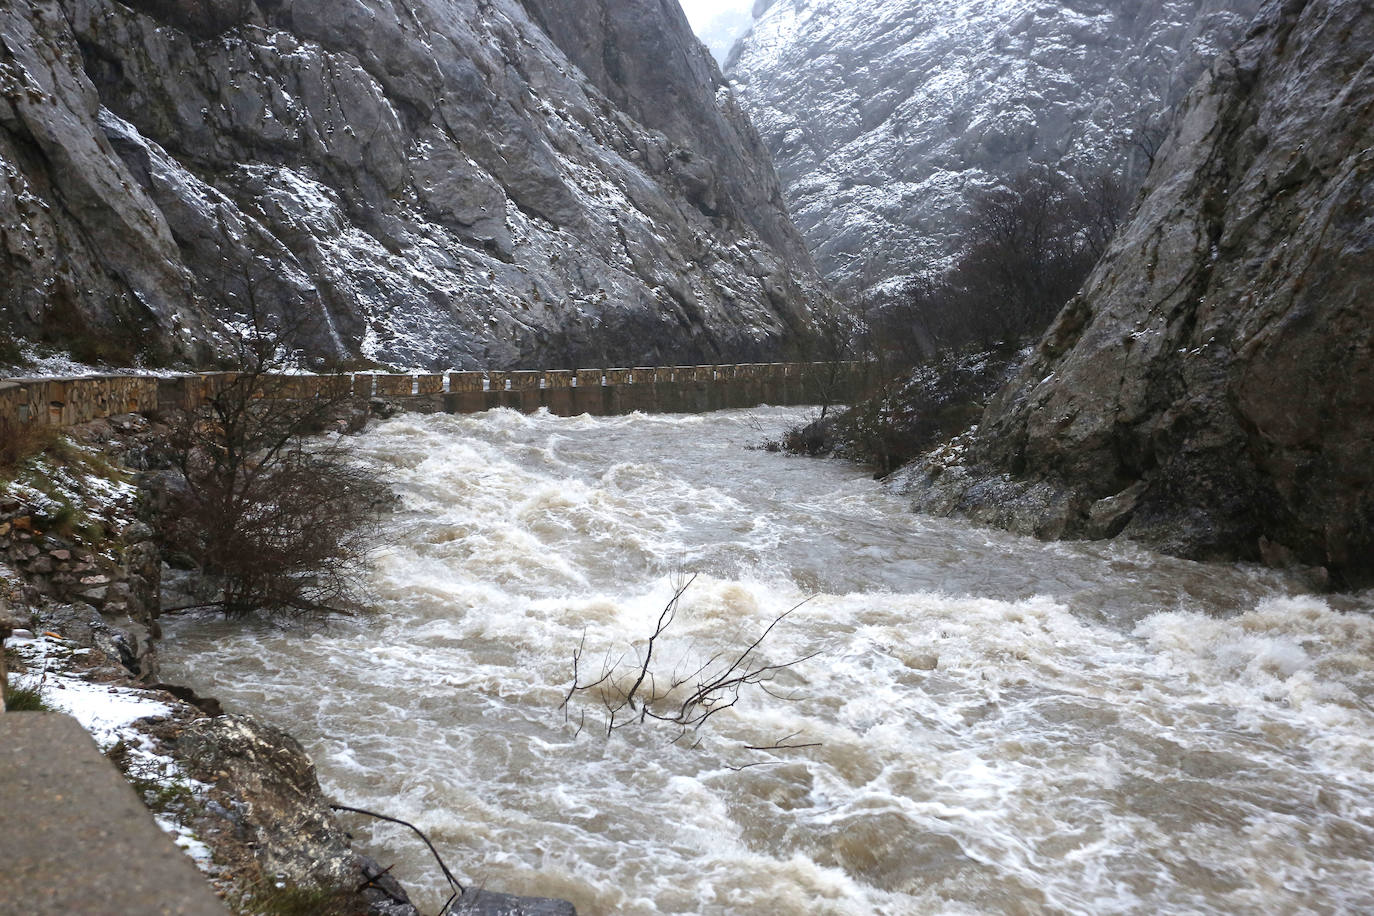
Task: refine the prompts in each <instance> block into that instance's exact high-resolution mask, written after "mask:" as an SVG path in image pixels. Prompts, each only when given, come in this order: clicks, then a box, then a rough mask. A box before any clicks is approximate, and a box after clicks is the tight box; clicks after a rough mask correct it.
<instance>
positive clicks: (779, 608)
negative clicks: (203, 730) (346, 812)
mask: <svg viewBox="0 0 1374 916" xmlns="http://www.w3.org/2000/svg"><path fill="white" fill-rule="evenodd" d="M804 415H805V412H804V411H800V410H795V409H776V408H761V409H758V410H750V411H732V412H724V413H717V414H709V415H704V416H640V415H632V416H629V417H616V418H591V417H578V418H571V419H565V418H557V417H552V416H548V415H535V416H523V415H519V414H516V413H512V412H509V411H495V412H492V413H487V414H481V415H476V416H467V417H453V416H429V417H425V416H416V415H406V416H401V417H398V418H396V419H392V420H389V421H385V422H382V423H380V424H377V425H375V426H373V427H371V428H369V430H368V432H367V433H366V434H365V435H364V436H362V437H361V442H360V446H361V453H362V455H363V457H364V458H365V460H367V461H369V462H372V463H374V464H375V465H377V466H378V467H379V468H382V469H384V470H385V471H386V473H388V474H389V475H390V477H391V479H392V480H393V481H394V486H395V489H396V490H397V492H398V493H399V494H400V495H401V497H402V498H403V507H402V508H401V510H400V511H399V512H398V513H397V514H396V515H395V516H393V517H392V518H390V519H389V521H388V525H389V529H388V533H387V542H386V544H385V545H384V547H383V549H382V550H381V551H380V553H379V554H378V557H377V567H376V571H375V573H374V574H373V576H372V580H371V587H372V590H373V592H374V593H375V604H376V609H377V613H376V616H375V617H373V618H370V619H367V620H362V621H355V622H347V623H343V624H335V625H332V626H330V627H329V628H327V629H324V630H321V631H301V630H299V629H279V628H274V627H271V626H266V625H262V626H257V627H248V628H244V627H242V626H237V625H236V626H230V625H226V624H223V623H221V622H218V621H215V620H212V619H201V620H179V621H177V622H176V623H175V624H174V625H172V626H171V627H170V628H169V629H170V630H171V631H172V632H171V633H170V638H169V639H168V641H167V643H166V645H165V647H164V650H163V651H164V667H165V669H166V672H165V673H166V676H167V677H168V679H171V680H177V681H182V682H185V683H188V684H191V685H192V686H194V687H196V688H197V689H199V690H201V691H203V692H205V693H210V694H213V695H216V696H218V697H220V698H221V699H223V700H224V701H225V705H226V706H227V707H229V708H230V709H232V710H234V711H241V712H247V713H251V714H254V715H258V716H260V717H262V718H264V719H266V720H268V721H271V722H273V723H275V724H277V725H280V726H282V727H284V728H286V729H287V730H288V731H290V732H291V733H292V734H294V735H296V736H297V737H298V738H300V739H301V740H302V742H303V743H304V744H305V745H306V747H307V749H308V750H309V751H310V752H311V754H312V755H313V757H314V759H315V761H316V762H317V764H318V766H319V770H320V776H321V781H322V783H323V784H324V787H325V790H326V792H327V793H329V794H330V795H331V796H332V797H333V798H334V799H336V800H338V801H340V802H343V803H346V804H350V805H356V806H360V807H364V808H371V809H374V810H379V811H383V812H386V813H389V814H392V815H395V816H398V817H402V818H406V819H408V820H411V821H414V822H415V823H416V824H417V825H419V826H420V827H421V828H423V829H424V830H425V831H426V832H428V833H429V834H430V836H431V837H432V839H433V840H434V841H435V843H436V844H437V845H438V846H439V848H440V849H441V850H442V851H443V852H444V853H445V858H446V860H447V861H448V863H449V865H450V866H451V867H452V868H453V869H454V871H455V872H457V873H458V875H459V877H460V878H462V879H466V880H467V881H469V882H472V883H475V884H481V885H484V886H485V887H487V888H489V889H493V890H507V891H512V892H518V893H526V894H544V895H550V896H558V897H564V898H567V899H570V900H572V901H573V902H574V903H576V905H577V908H578V912H579V913H580V914H582V916H599V914H636V916H638V914H643V916H648V914H667V913H682V914H696V913H702V914H918V913H1039V912H1045V913H1084V914H1087V913H1093V914H1097V913H1159V912H1178V913H1184V912H1187V913H1199V912H1209V913H1218V914H1221V913H1225V914H1232V913H1241V912H1246V913H1293V912H1300V911H1301V912H1319V913H1321V912H1350V913H1354V912H1370V911H1374V710H1371V705H1370V704H1371V699H1372V698H1374V622H1371V617H1370V614H1369V611H1370V604H1371V601H1370V599H1369V596H1368V595H1366V596H1363V597H1357V598H1349V597H1347V598H1343V599H1327V598H1323V597H1314V596H1308V595H1304V594H1302V593H1301V590H1300V589H1299V588H1298V587H1297V585H1296V584H1294V583H1292V582H1289V581H1287V580H1285V579H1284V578H1283V577H1281V576H1280V575H1279V574H1276V573H1272V572H1267V571H1263V570H1258V569H1255V568H1250V567H1244V566H1217V565H1200V564H1193V563H1188V562H1184V561H1179V560H1172V559H1168V558H1162V557H1159V556H1156V555H1153V554H1150V553H1148V552H1146V551H1143V550H1139V549H1136V548H1133V547H1130V546H1124V545H1110V544H1043V543H1039V542H1036V541H1033V540H1026V539H1022V538H1016V537H1012V536H1009V535H1005V534H1001V533H997V532H990V531H986V530H983V529H978V528H974V527H971V526H968V525H965V524H962V523H958V522H951V521H946V520H937V519H928V518H922V517H918V516H916V515H913V514H912V513H911V512H910V511H909V510H908V508H907V506H906V504H905V502H904V500H902V499H901V498H900V497H896V496H893V495H891V494H889V493H887V492H885V491H884V490H883V489H882V487H881V485H879V484H877V483H875V482H874V481H872V480H870V479H868V477H867V476H866V475H864V474H863V473H862V472H860V471H857V470H855V469H854V468H852V467H850V466H848V465H846V464H844V463H841V462H831V461H817V460H811V459H802V458H795V457H789V456H783V455H777V454H771V453H767V452H763V451H757V450H751V449H749V448H747V446H749V445H750V444H753V443H757V442H759V441H761V440H762V439H764V438H765V437H767V436H776V435H777V434H778V433H779V432H780V431H781V430H782V429H783V428H784V427H786V426H787V425H789V424H791V423H794V422H796V421H797V420H799V419H800V418H802V417H803V416H804ZM692 574H695V575H696V579H695V581H694V582H693V583H692V584H691V586H690V587H689V588H688V589H687V591H686V592H685V594H684V595H683V598H682V601H681V603H680V607H679V610H678V614H677V617H676V619H675V621H674V623H673V625H672V627H671V628H670V629H669V630H668V631H667V633H666V634H665V635H664V636H663V637H662V638H661V640H660V641H659V642H658V644H657V648H656V650H655V651H656V656H657V659H658V661H657V662H656V670H662V671H665V672H667V671H682V670H691V669H693V668H695V667H697V666H699V665H700V664H702V663H704V662H705V661H707V660H708V659H709V658H711V657H712V656H713V655H715V654H725V653H729V652H730V651H731V650H736V651H737V650H739V649H741V648H743V647H744V646H746V645H747V644H748V643H750V642H751V641H753V640H754V639H755V638H757V636H758V635H759V634H760V633H762V632H763V630H764V629H765V628H766V627H767V626H768V625H769V623H771V622H772V621H773V620H774V619H775V618H776V617H777V616H778V615H779V614H781V613H782V612H784V611H786V610H788V609H789V608H791V607H793V606H795V605H797V604H798V602H801V601H803V600H804V599H806V598H808V597H809V598H811V600H809V601H807V602H806V603H805V604H803V605H802V606H801V607H799V608H798V609H797V610H796V611H795V612H794V613H793V614H792V615H791V616H789V617H788V618H787V619H785V620H783V621H782V622H781V623H780V624H779V625H778V626H777V627H776V628H775V629H774V630H773V631H772V633H771V634H770V635H769V637H768V639H767V640H766V641H765V642H764V643H763V646H762V656H761V657H762V658H764V659H765V660H766V661H769V662H773V663H779V664H781V663H786V662H788V661H791V660H793V659H797V658H801V657H804V656H812V657H810V658H809V659H808V660H806V661H804V662H801V663H800V664H797V665H795V666H792V667H788V668H785V669H784V670H782V671H781V672H780V673H779V676H778V677H777V679H776V680H774V681H773V682H771V683H770V684H769V685H767V686H768V688H769V689H768V690H767V691H764V690H761V689H757V688H750V689H746V690H745V692H744V693H743V694H742V695H741V697H740V700H739V702H738V703H737V704H736V705H735V706H733V707H732V708H730V709H727V710H724V711H722V712H720V713H719V714H717V715H715V716H713V717H712V718H711V719H710V720H709V721H708V722H707V723H706V725H705V726H704V727H703V728H702V729H701V730H700V731H698V732H695V733H692V734H690V735H688V736H687V740H677V741H674V739H675V738H679V734H678V732H677V731H675V730H674V729H673V728H672V727H671V726H667V725H664V724H662V723H655V722H645V723H643V724H640V725H635V726H632V727H628V728H625V729H622V730H619V731H617V732H616V733H615V734H613V735H611V736H610V737H607V735H606V733H605V729H604V727H600V726H599V724H598V723H602V722H604V716H602V715H601V711H600V709H599V707H597V706H596V705H595V698H594V697H593V696H591V695H590V694H588V695H586V697H585V700H586V702H582V700H583V699H584V698H582V697H579V698H575V699H574V702H573V704H572V715H571V716H568V715H565V713H564V712H563V711H560V709H559V706H560V703H561V702H562V700H563V698H564V696H565V694H566V692H567V688H568V686H569V683H570V680H571V677H572V656H573V652H574V650H576V649H577V648H578V646H579V645H584V646H585V648H584V650H583V659H584V662H583V664H584V666H585V667H589V668H592V669H595V668H598V667H599V666H602V665H604V664H606V663H607V661H608V660H609V661H612V662H613V661H615V660H617V659H620V658H622V657H624V658H633V657H634V652H635V646H636V645H638V646H640V647H642V646H643V639H644V637H646V636H647V635H648V634H649V633H650V632H652V630H653V627H654V624H655V622H656V621H657V619H658V617H659V614H660V612H661V611H662V609H663V608H664V605H665V603H666V602H667V601H668V599H669V598H670V597H671V595H672V592H673V588H674V584H675V583H676V582H679V581H681V577H682V576H684V575H692ZM584 640H585V643H584ZM659 665H661V669H660V668H658V667H657V666H659ZM579 725H581V726H583V727H581V728H579ZM783 739H786V740H783ZM778 743H782V744H785V745H815V746H809V747H792V748H777V747H773V749H770V750H751V749H750V748H767V747H770V746H773V745H776V744H778ZM350 826H351V828H352V829H353V830H354V832H355V834H357V835H358V836H359V837H360V838H361V839H362V840H363V841H364V842H365V843H367V844H368V845H370V846H371V848H372V851H373V852H374V853H376V855H377V858H379V859H381V860H382V861H383V864H389V863H391V862H393V861H394V862H397V863H399V864H398V867H397V874H398V875H399V876H400V877H401V878H402V880H403V881H404V882H405V883H406V884H407V885H408V886H409V887H411V888H412V889H414V890H415V891H417V892H418V897H419V898H420V902H421V903H422V904H423V906H424V907H425V908H427V909H428V911H429V912H433V911H434V910H436V909H437V908H438V905H439V904H440V903H442V901H443V899H444V897H445V896H446V894H445V893H444V888H443V887H442V884H441V882H440V880H439V874H438V871H437V869H436V868H435V867H434V866H433V863H432V860H431V859H429V858H428V853H427V852H426V851H425V850H424V849H423V847H422V846H421V845H420V844H419V843H418V842H417V841H416V840H415V838H414V836H413V835H412V834H409V833H408V832H405V831H403V830H401V829H400V828H395V827H392V826H389V825H376V824H373V823H368V822H366V821H363V820H356V821H350Z"/></svg>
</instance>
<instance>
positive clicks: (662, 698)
mask: <svg viewBox="0 0 1374 916" xmlns="http://www.w3.org/2000/svg"><path fill="white" fill-rule="evenodd" d="M695 581H696V576H692V577H690V578H687V579H680V580H679V581H678V583H677V584H676V587H675V588H674V590H673V595H672V597H671V598H670V599H669V600H668V603H667V604H666V605H664V607H663V610H662V612H661V613H660V614H659V616H658V620H657V621H656V623H655V625H654V629H653V632H652V633H650V634H649V635H648V636H647V637H646V638H645V639H644V640H642V641H641V642H640V643H638V644H636V645H634V646H633V647H632V650H631V652H632V654H633V656H634V657H633V659H631V658H630V655H631V652H627V653H626V654H625V655H622V656H621V657H620V658H618V659H617V660H615V661H611V660H610V659H609V658H608V659H607V660H606V661H605V662H604V663H603V665H602V666H601V670H600V672H599V673H598V674H597V675H596V676H595V677H594V678H592V679H590V680H585V681H584V680H583V676H584V672H583V660H584V656H585V654H586V649H587V639H586V634H585V633H584V634H583V637H582V641H581V643H580V644H579V645H578V647H577V649H576V650H575V651H574V652H573V678H572V684H571V686H569V688H568V693H567V695H566V696H564V698H563V703H562V704H561V705H560V707H559V708H560V709H562V710H563V712H564V715H565V716H569V715H570V708H571V704H572V702H573V700H574V699H576V698H577V697H579V696H584V695H585V696H588V697H591V698H594V704H595V705H599V706H600V708H601V711H602V712H603V713H604V715H605V723H606V734H607V735H608V736H609V735H612V734H614V733H615V732H616V731H618V730H620V729H622V728H626V727H628V726H631V725H638V724H642V723H644V722H648V721H654V722H662V723H667V724H668V725H671V726H673V727H674V728H675V729H676V730H677V734H676V736H675V737H674V741H677V740H679V739H681V738H683V737H685V736H686V735H687V734H688V733H689V732H696V731H697V730H699V729H700V728H701V727H702V726H703V725H705V724H706V722H707V721H708V720H709V719H710V718H711V717H712V716H714V715H716V714H717V713H719V712H721V711H722V710H726V709H730V708H731V707H733V706H734V705H735V704H736V703H738V702H739V700H740V698H741V696H742V694H743V692H744V690H745V689H746V688H748V687H758V688H759V689H761V690H763V691H765V692H768V693H770V694H772V691H770V690H769V686H768V685H769V684H770V683H771V682H772V681H773V680H774V679H775V678H776V677H777V676H778V675H779V674H781V673H782V672H783V671H785V670H787V669H788V668H792V667H794V666H796V665H799V664H801V663H802V662H805V661H807V660H809V659H811V658H814V657H815V655H816V653H810V654H808V655H803V656H801V657H799V658H793V659H789V660H788V661H784V662H773V661H770V660H768V658H767V657H766V656H765V655H764V652H763V644H764V641H765V640H766V639H767V638H768V636H769V635H770V634H771V633H772V632H773V631H774V630H775V629H776V628H777V627H778V625H779V624H781V623H782V622H783V621H784V620H786V619H787V618H788V617H790V616H791V615H792V614H793V612H795V611H796V610H797V609H798V608H800V607H801V606H802V605H803V604H805V603H806V602H805V601H803V602H801V604H797V605H795V606H793V607H792V608H790V609H789V610H786V611H784V612H783V613H781V614H779V615H777V616H776V617H774V618H773V620H772V621H771V622H770V623H769V624H768V626H766V627H765V628H764V629H763V631H762V632H761V633H760V634H759V635H758V636H757V637H756V638H755V639H753V640H752V641H751V642H749V643H748V644H747V645H746V646H745V647H744V648H743V649H738V650H734V651H730V652H716V653H713V654H711V655H710V656H709V657H708V658H706V659H705V661H702V662H700V663H699V664H698V663H696V662H691V663H687V664H686V666H682V665H680V666H678V667H675V668H674V669H673V670H672V671H668V672H664V671H662V670H661V669H660V667H659V662H660V660H661V658H660V651H659V650H660V649H661V648H662V645H663V642H664V640H665V639H666V638H667V635H668V631H669V629H670V628H671V627H672V625H673V623H674V621H675V620H676V619H677V616H678V611H679V609H680V607H681V602H682V596H683V595H684V594H685V593H686V591H687V589H689V588H690V587H691V586H692V583H693V582H695ZM807 600H810V599H807ZM772 695H773V696H777V694H772ZM585 718H586V712H585V710H583V712H582V713H581V715H580V717H579V730H580V729H581V727H582V725H583V724H585ZM793 737H795V736H794V735H789V736H787V738H785V739H782V740H781V741H778V742H775V743H774V744H772V745H769V746H767V747H766V748H763V747H755V748H751V749H752V750H758V749H772V748H779V749H781V748H784V747H805V746H810V745H796V744H788V743H787V742H788V741H789V740H790V739H791V738H793Z"/></svg>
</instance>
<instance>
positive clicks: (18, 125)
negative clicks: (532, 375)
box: [0, 0, 817, 367]
mask: <svg viewBox="0 0 1374 916" xmlns="http://www.w3.org/2000/svg"><path fill="white" fill-rule="evenodd" d="M0 168H3V170H4V177H5V180H4V182H2V183H0V239H3V244H0V332H5V331H7V332H8V333H18V334H22V335H24V336H28V337H35V336H38V337H47V338H50V339H52V340H55V341H57V342H59V343H62V344H66V345H75V346H76V347H77V348H78V349H81V350H89V351H91V352H93V353H95V354H96V355H102V354H108V355H111V356H114V357H116V358H117V357H118V356H121V355H127V354H129V353H132V352H133V351H136V350H137V351H144V352H147V351H158V350H161V351H164V354H166V355H171V356H176V355H181V354H191V355H192V356H195V357H199V358H205V357H207V356H208V355H210V353H212V352H213V351H214V350H215V349H216V338H217V335H221V334H223V333H225V332H226V329H232V328H234V327H236V326H241V325H242V323H243V322H244V321H245V316H246V315H249V314H251V313H257V314H269V315H277V314H283V315H287V316H292V317H291V320H292V322H293V323H301V322H304V323H305V324H308V326H309V331H310V337H311V339H312V344H313V349H314V350H315V351H316V352H317V353H319V354H321V355H334V356H353V355H362V356H366V357H370V358H375V359H379V360H384V361H390V362H395V363H402V364H409V365H424V366H432V367H439V366H444V367H447V366H458V367H477V366H484V365H492V366H509V365H512V364H516V363H522V362H523V363H549V364H574V363H581V364H597V363H599V362H600V361H602V360H612V361H619V362H625V361H634V362H672V361H697V360H717V359H748V358H751V357H758V356H763V355H765V354H768V353H771V352H773V351H775V350H776V348H777V346H778V343H779V341H781V340H783V339H784V338H786V337H788V336H789V335H790V334H791V333H792V332H793V330H794V328H795V327H796V326H797V325H798V323H799V322H800V320H801V318H802V317H803V316H804V314H805V311H806V308H807V302H808V297H809V296H810V295H812V293H813V291H814V289H815V286H816V283H817V278H816V276H815V272H814V268H813V267H812V266H811V262H810V259H809V256H808V255H807V253H806V250H805V247H804V245H803V243H802V242H801V239H800V237H799V236H798V234H797V232H796V230H795V229H794V228H793V227H792V225H791V223H790V221H789V219H788V216H787V214H786V211H785V208H784V207H783V204H782V202H781V195H780V192H779V186H778V183H777V179H776V177H775V176H774V173H773V170H772V166H771V164H770V163H769V161H768V158H767V155H766V152H765V151H764V149H763V147H762V145H761V143H760V141H759V139H758V137H757V135H756V134H755V132H754V130H753V129H752V127H751V126H750V124H749V122H748V120H747V119H746V118H745V116H744V115H743V114H742V112H741V111H740V109H739V107H738V106H737V105H736V103H735V100H734V97H733V95H732V93H731V91H730V90H729V89H728V88H726V87H725V86H724V84H723V81H722V79H721V77H720V73H719V70H718V69H717V68H716V65H715V63H714V62H713V61H712V60H711V58H710V57H709V55H708V54H707V53H706V52H705V50H704V49H703V48H702V47H701V46H700V45H699V44H698V43H697V42H696V41H695V39H694V38H693V37H692V36H691V33H690V30H689V28H688V26H687V23H686V20H685V19H684V18H683V16H682V13H681V10H680V9H679V8H678V7H677V4H676V3H673V2H667V0H665V2H652V3H645V2H637V0H559V2H554V0H414V2H408V3H399V2H395V0H309V2H303V0H125V2H116V0H16V2H14V3H6V4H4V5H3V7H0ZM154 355H156V354H154Z"/></svg>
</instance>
